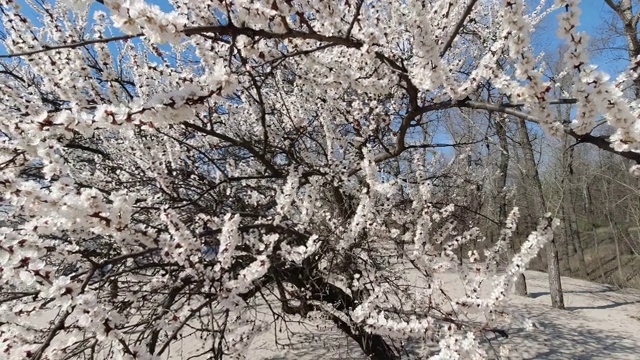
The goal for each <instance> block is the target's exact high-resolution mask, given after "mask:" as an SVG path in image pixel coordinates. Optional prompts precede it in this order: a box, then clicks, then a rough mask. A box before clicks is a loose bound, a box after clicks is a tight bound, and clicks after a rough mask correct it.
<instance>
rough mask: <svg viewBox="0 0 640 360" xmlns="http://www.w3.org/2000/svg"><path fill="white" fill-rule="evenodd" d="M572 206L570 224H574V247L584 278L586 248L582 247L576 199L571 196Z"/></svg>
mask: <svg viewBox="0 0 640 360" xmlns="http://www.w3.org/2000/svg"><path fill="white" fill-rule="evenodd" d="M569 200H570V203H571V204H570V207H569V208H568V209H569V211H570V213H569V221H570V222H569V224H573V226H572V229H573V234H574V235H575V236H574V237H573V239H574V240H573V241H574V248H575V249H576V258H577V259H578V276H580V277H581V278H583V279H586V278H587V262H586V261H585V259H584V248H583V247H582V238H581V236H580V229H579V228H578V220H577V217H576V199H575V198H574V197H573V196H571V197H570V199H569Z"/></svg>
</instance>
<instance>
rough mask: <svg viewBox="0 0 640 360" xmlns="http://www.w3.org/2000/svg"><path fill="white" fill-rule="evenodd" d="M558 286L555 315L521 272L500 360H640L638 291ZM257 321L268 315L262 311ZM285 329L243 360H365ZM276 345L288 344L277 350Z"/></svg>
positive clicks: (330, 341)
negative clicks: (520, 319) (515, 319)
mask: <svg viewBox="0 0 640 360" xmlns="http://www.w3.org/2000/svg"><path fill="white" fill-rule="evenodd" d="M443 280H444V282H445V284H446V287H447V289H449V288H451V289H455V288H456V287H459V284H460V281H459V279H458V277H457V276H456V275H453V274H451V275H446V274H445V275H444V278H443ZM562 281H563V283H562V285H563V288H564V293H565V295H564V296H565V305H566V307H567V308H566V310H555V309H552V308H551V307H550V305H549V304H550V299H549V288H548V281H547V274H545V273H540V272H534V271H528V272H527V285H528V289H529V291H530V296H528V297H513V298H512V299H511V300H510V301H509V305H508V309H511V310H516V311H517V312H518V313H519V314H522V315H524V316H526V317H527V318H529V319H531V320H532V321H534V322H535V323H536V324H537V326H538V328H537V329H534V330H532V331H527V330H525V329H524V328H522V327H519V325H517V324H513V325H511V326H509V327H506V328H504V329H505V330H506V331H507V332H508V334H509V338H508V339H502V338H501V339H496V340H494V341H492V345H493V346H495V347H496V348H497V347H498V346H499V345H507V346H508V347H509V348H510V353H509V355H508V356H503V357H502V359H557V360H560V359H581V360H587V359H593V360H596V359H640V291H638V290H617V291H616V290H614V289H612V288H611V287H609V286H606V285H601V284H595V283H590V282H587V281H583V280H576V279H570V278H563V279H562ZM265 310H267V309H265ZM261 316H264V317H270V316H271V315H269V314H268V311H264V314H263V315H261ZM264 320H268V318H264ZM42 323H43V325H44V323H46V321H42ZM289 326H290V328H289V330H291V332H287V331H283V330H284V329H282V328H274V327H272V328H271V329H270V330H268V331H265V332H263V333H261V334H259V335H258V336H257V337H256V338H254V339H253V341H252V342H251V343H250V345H249V348H248V352H247V355H248V356H247V359H251V360H266V359H271V360H274V359H296V360H316V359H365V357H364V356H363V354H362V352H361V351H360V349H359V348H358V346H357V345H356V344H355V343H354V342H353V341H352V340H350V339H347V338H346V337H345V336H344V335H342V334H341V333H340V332H338V331H337V330H336V329H334V328H332V326H331V325H326V326H318V325H317V323H315V324H314V323H312V322H305V323H294V324H289ZM291 333H294V334H295V335H291ZM59 340H63V339H59ZM276 342H277V343H280V344H288V345H287V346H277V345H276ZM203 345H204V344H203V343H202V342H199V341H194V339H193V337H191V338H186V339H184V340H182V341H179V342H178V343H176V344H174V345H173V346H172V348H171V350H170V351H171V352H170V354H168V355H169V356H168V359H169V360H178V359H189V358H191V359H205V358H206V357H192V356H193V355H195V354H197V353H201V352H202V349H203ZM490 354H491V353H490ZM0 355H1V354H0ZM1 358H2V356H0V359H1Z"/></svg>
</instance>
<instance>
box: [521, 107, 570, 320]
mask: <svg viewBox="0 0 640 360" xmlns="http://www.w3.org/2000/svg"><path fill="white" fill-rule="evenodd" d="M518 123H519V126H518V132H519V138H520V145H521V146H522V150H523V153H524V154H523V155H524V164H523V165H524V166H523V168H524V171H525V174H524V176H525V184H528V185H527V188H528V189H527V190H528V191H529V193H530V194H531V208H532V210H533V214H536V217H540V216H541V215H543V214H544V212H545V210H546V207H547V206H546V203H545V200H544V194H543V192H542V183H541V182H540V176H539V175H538V167H537V165H536V161H535V157H534V155H533V146H532V144H531V139H530V138H529V131H528V129H527V123H526V121H525V120H524V119H518ZM545 248H546V250H547V251H546V253H547V271H548V272H549V293H550V295H551V306H553V307H554V308H557V309H564V298H563V295H562V282H561V280H560V261H559V259H558V247H557V245H556V241H555V239H554V238H551V240H549V242H548V243H547V244H546V245H545Z"/></svg>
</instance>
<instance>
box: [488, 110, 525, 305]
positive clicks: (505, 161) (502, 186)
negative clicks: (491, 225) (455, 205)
mask: <svg viewBox="0 0 640 360" xmlns="http://www.w3.org/2000/svg"><path fill="white" fill-rule="evenodd" d="M496 133H497V135H498V140H499V142H500V164H499V167H500V169H499V170H500V177H499V178H498V192H499V195H498V219H499V221H500V224H505V223H506V220H507V189H506V187H507V175H508V171H509V142H508V139H507V129H506V124H505V119H503V118H502V119H497V120H496ZM508 249H509V250H508V252H507V254H508V256H509V259H511V258H513V256H514V255H515V253H516V245H515V242H514V239H511V241H509V248H508ZM513 291H514V293H515V294H516V295H522V296H525V295H527V282H526V279H525V276H524V274H520V275H518V277H517V278H516V282H515V284H514V288H513Z"/></svg>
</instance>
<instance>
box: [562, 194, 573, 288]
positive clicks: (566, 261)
mask: <svg viewBox="0 0 640 360" xmlns="http://www.w3.org/2000/svg"><path fill="white" fill-rule="evenodd" d="M562 201H563V203H564V201H565V200H564V198H563V199H562ZM561 211H562V219H563V220H564V221H563V226H562V228H563V229H564V238H563V240H562V248H563V250H564V254H562V262H561V263H562V274H565V275H567V276H571V275H572V273H571V260H570V257H571V252H570V249H569V244H570V243H571V241H572V240H571V223H570V222H569V218H568V216H567V209H566V208H565V206H564V204H563V205H562V206H561Z"/></svg>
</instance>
